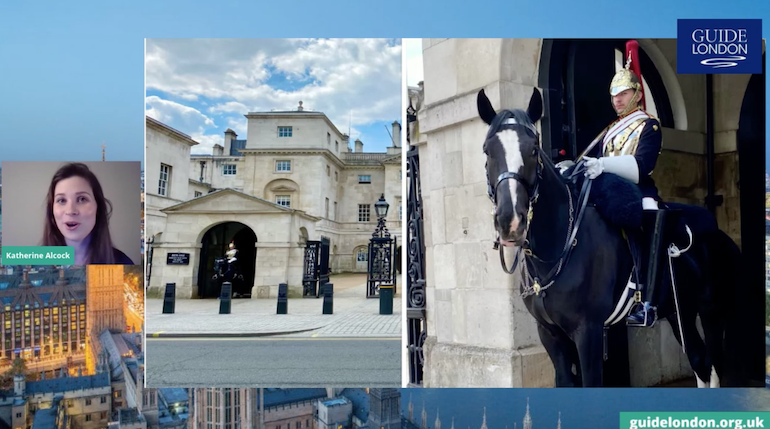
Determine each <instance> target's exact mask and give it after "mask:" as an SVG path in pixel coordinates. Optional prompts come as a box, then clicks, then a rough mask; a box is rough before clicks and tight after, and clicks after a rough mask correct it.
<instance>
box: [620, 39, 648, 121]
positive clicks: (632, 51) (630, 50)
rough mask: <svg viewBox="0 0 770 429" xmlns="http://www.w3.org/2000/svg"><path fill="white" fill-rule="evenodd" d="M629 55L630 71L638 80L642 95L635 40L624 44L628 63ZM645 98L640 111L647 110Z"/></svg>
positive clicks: (640, 73)
mask: <svg viewBox="0 0 770 429" xmlns="http://www.w3.org/2000/svg"><path fill="white" fill-rule="evenodd" d="M629 55H630V57H631V67H630V68H631V71H632V72H633V73H634V74H635V75H636V77H637V78H638V79H639V90H640V91H641V92H642V93H644V84H643V83H642V69H641V68H640V67H639V42H637V41H636V40H629V41H628V42H626V58H625V60H626V61H628V58H629ZM646 102H647V97H644V98H642V109H643V110H647V103H646Z"/></svg>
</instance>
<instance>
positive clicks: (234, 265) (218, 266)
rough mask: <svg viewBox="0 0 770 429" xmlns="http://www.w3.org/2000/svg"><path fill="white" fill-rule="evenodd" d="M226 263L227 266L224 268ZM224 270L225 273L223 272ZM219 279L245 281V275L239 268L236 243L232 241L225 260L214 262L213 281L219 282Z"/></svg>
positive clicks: (218, 259)
mask: <svg viewBox="0 0 770 429" xmlns="http://www.w3.org/2000/svg"><path fill="white" fill-rule="evenodd" d="M225 263H227V265H226V266H224V267H223V265H225ZM223 269H224V272H222V271H223ZM219 277H222V278H223V279H224V281H233V280H235V279H238V280H243V275H242V274H241V273H240V269H239V267H238V249H236V248H235V242H234V241H231V242H230V244H229V245H228V250H227V252H225V257H224V258H216V259H215V260H214V276H213V277H212V279H213V280H217V279H218V278H219Z"/></svg>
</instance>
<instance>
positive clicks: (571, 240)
mask: <svg viewBox="0 0 770 429" xmlns="http://www.w3.org/2000/svg"><path fill="white" fill-rule="evenodd" d="M522 125H523V124H522ZM535 133H536V135H537V134H538V133H537V131H536V130H535ZM535 147H536V148H537V170H536V171H537V175H536V178H535V184H534V185H533V186H530V185H529V184H528V183H527V182H526V181H525V180H524V178H523V177H521V175H520V174H518V173H515V172H512V171H505V172H503V173H501V174H500V175H499V176H498V177H497V182H496V183H495V186H494V187H493V186H492V185H491V184H490V183H489V181H488V179H487V193H488V194H489V198H490V199H491V200H492V204H494V206H495V207H497V198H496V195H497V188H498V187H499V186H500V183H502V182H503V181H505V180H508V179H513V180H516V181H517V182H519V184H521V185H522V186H523V187H524V188H525V189H526V190H527V193H528V195H529V209H528V211H527V228H528V229H527V236H529V233H530V231H531V230H532V229H531V228H530V223H531V221H532V219H533V217H534V215H533V213H534V212H533V210H534V206H535V204H536V203H537V199H538V197H539V196H540V180H541V179H542V173H543V159H542V157H543V156H544V153H543V150H542V148H540V146H535ZM582 166H583V162H582V161H581V162H580V163H578V165H576V166H575V168H574V170H573V172H572V175H571V176H570V177H569V179H571V178H574V177H575V176H577V175H578V174H579V173H580V172H582V170H581V167H582ZM488 177H489V175H487V178H488ZM565 186H566V188H567V195H568V199H569V204H570V213H569V219H570V225H569V227H568V228H567V240H566V242H565V243H564V248H563V249H562V252H561V254H560V255H559V257H558V258H557V259H556V260H554V261H557V260H558V263H557V264H556V265H554V267H553V268H552V269H551V271H549V272H548V274H547V275H546V276H545V277H543V278H542V280H541V278H540V277H539V276H537V275H536V276H534V277H532V276H531V275H529V271H527V275H528V276H529V279H530V280H531V281H533V286H531V287H529V286H527V287H526V288H525V290H524V292H522V297H527V296H530V295H532V294H535V295H539V294H540V292H541V291H543V290H545V289H548V288H549V287H551V286H552V285H553V284H554V282H555V281H556V277H557V276H558V275H559V274H560V273H561V269H562V268H563V267H564V265H566V263H567V261H568V260H569V257H570V255H571V253H572V249H573V248H574V247H575V245H576V244H577V241H576V240H575V238H576V236H577V232H578V229H579V227H580V223H581V221H582V219H583V213H585V206H586V204H587V203H588V194H589V192H590V189H591V180H590V179H588V178H586V179H585V180H584V181H583V186H582V189H581V191H580V195H579V197H578V204H579V206H580V208H579V210H578V216H577V221H576V222H575V223H574V225H573V221H574V220H575V219H574V207H573V205H572V192H571V191H570V189H569V185H568V184H566V183H565ZM525 241H527V242H528V241H529V240H525ZM494 248H495V249H497V250H499V252H500V264H501V265H502V267H503V271H505V272H506V273H508V274H513V273H514V271H516V267H517V266H518V264H519V256H520V254H517V255H516V256H517V257H516V258H515V259H514V261H513V264H512V265H511V268H510V269H509V268H508V267H507V264H506V263H505V253H504V250H503V246H500V237H499V236H498V237H497V240H496V241H495V243H494ZM524 253H525V254H526V256H531V257H533V258H535V259H538V260H540V261H543V260H542V259H541V258H538V257H537V256H536V255H535V254H534V253H533V252H532V250H531V249H528V248H525V249H524ZM543 262H553V261H543ZM533 271H535V269H534V266H533ZM543 283H545V286H542V284H543Z"/></svg>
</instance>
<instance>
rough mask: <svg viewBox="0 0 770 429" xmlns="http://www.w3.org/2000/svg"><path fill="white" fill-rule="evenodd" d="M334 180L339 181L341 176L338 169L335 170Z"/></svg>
mask: <svg viewBox="0 0 770 429" xmlns="http://www.w3.org/2000/svg"><path fill="white" fill-rule="evenodd" d="M334 181H335V182H338V181H339V176H338V175H337V172H336V171H335V172H334Z"/></svg>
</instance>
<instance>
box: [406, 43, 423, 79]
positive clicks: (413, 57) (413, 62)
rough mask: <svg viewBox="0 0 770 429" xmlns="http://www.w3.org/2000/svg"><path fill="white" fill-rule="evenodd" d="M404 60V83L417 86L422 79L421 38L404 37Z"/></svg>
mask: <svg viewBox="0 0 770 429" xmlns="http://www.w3.org/2000/svg"><path fill="white" fill-rule="evenodd" d="M403 44H404V57H405V59H404V61H406V84H407V85H408V86H417V84H418V83H420V81H422V80H423V70H422V39H404V40H403Z"/></svg>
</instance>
